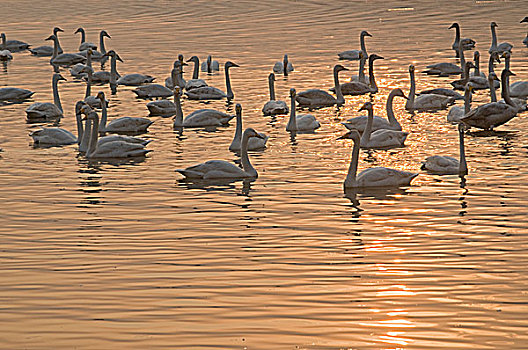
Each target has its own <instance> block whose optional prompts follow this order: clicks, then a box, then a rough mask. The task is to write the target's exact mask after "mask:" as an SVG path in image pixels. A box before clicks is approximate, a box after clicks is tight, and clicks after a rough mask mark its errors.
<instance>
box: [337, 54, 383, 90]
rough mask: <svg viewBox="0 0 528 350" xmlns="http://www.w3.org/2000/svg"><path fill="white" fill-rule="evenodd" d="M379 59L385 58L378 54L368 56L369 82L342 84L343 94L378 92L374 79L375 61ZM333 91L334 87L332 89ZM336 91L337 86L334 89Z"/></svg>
mask: <svg viewBox="0 0 528 350" xmlns="http://www.w3.org/2000/svg"><path fill="white" fill-rule="evenodd" d="M377 59H383V57H381V56H378V55H376V54H372V55H370V56H369V58H368V62H369V84H365V83H361V82H359V81H351V82H348V83H343V84H341V92H342V93H343V95H353V96H357V95H364V94H368V93H370V94H375V93H377V92H378V85H377V84H376V80H375V79H374V61H375V60H377ZM330 90H331V91H332V89H330ZM333 91H335V88H334V89H333Z"/></svg>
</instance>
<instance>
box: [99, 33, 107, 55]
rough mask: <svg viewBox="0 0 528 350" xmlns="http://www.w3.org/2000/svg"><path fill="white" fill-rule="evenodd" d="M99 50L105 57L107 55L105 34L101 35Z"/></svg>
mask: <svg viewBox="0 0 528 350" xmlns="http://www.w3.org/2000/svg"><path fill="white" fill-rule="evenodd" d="M99 50H100V51H99V52H101V53H102V54H103V55H104V54H105V53H106V48H105V44H104V35H103V34H99Z"/></svg>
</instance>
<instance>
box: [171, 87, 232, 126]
mask: <svg viewBox="0 0 528 350" xmlns="http://www.w3.org/2000/svg"><path fill="white" fill-rule="evenodd" d="M180 97H181V89H180V88H179V87H178V86H176V87H175V88H174V104H175V105H176V116H175V117H174V123H173V126H174V127H175V128H180V127H186V128H199V127H207V126H225V125H227V124H228V123H229V121H230V120H231V119H233V117H234V116H233V115H229V114H226V113H224V112H220V111H217V110H214V109H198V110H196V111H194V112H192V113H191V114H189V115H187V116H186V117H185V120H184V119H183V111H182V108H181V102H180Z"/></svg>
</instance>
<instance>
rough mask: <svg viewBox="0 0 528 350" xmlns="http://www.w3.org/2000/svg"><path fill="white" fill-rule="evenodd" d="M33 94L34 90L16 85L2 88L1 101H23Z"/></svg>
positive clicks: (0, 91) (0, 90)
mask: <svg viewBox="0 0 528 350" xmlns="http://www.w3.org/2000/svg"><path fill="white" fill-rule="evenodd" d="M33 94H34V92H33V91H29V90H26V89H20V88H14V87H5V88H0V101H21V100H25V99H27V98H30V97H31V96H32V95H33Z"/></svg>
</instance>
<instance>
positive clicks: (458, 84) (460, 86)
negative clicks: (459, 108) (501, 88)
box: [451, 62, 477, 90]
mask: <svg viewBox="0 0 528 350" xmlns="http://www.w3.org/2000/svg"><path fill="white" fill-rule="evenodd" d="M471 68H475V65H474V64H473V62H467V63H466V64H465V66H464V74H463V75H462V79H457V80H454V81H452V82H451V85H452V86H453V89H456V90H464V88H465V87H466V84H467V83H468V82H469V80H470V78H471V77H470V75H469V72H470V71H471ZM475 78H477V77H475Z"/></svg>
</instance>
